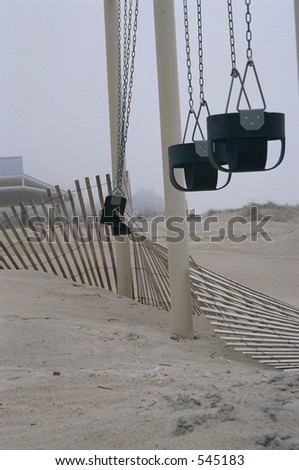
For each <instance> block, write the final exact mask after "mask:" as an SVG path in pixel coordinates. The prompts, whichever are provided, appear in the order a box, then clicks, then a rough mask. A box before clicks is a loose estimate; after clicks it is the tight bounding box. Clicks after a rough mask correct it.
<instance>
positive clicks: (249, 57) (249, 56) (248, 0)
mask: <svg viewBox="0 0 299 470" xmlns="http://www.w3.org/2000/svg"><path fill="white" fill-rule="evenodd" d="M245 5H246V6H247V11H246V15H245V19H246V23H247V31H246V41H247V52H246V56H247V60H248V61H252V48H251V41H252V31H251V12H250V5H251V0H245Z"/></svg>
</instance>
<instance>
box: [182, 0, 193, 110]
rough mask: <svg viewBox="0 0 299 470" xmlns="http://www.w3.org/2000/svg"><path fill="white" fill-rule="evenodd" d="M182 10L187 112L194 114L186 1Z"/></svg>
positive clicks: (185, 0)
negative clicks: (187, 98)
mask: <svg viewBox="0 0 299 470" xmlns="http://www.w3.org/2000/svg"><path fill="white" fill-rule="evenodd" d="M183 8H184V26H185V43H186V65H187V80H188V94H189V112H190V113H194V99H193V86H192V69H191V51H190V35H189V20H188V4H187V0H184V1H183Z"/></svg>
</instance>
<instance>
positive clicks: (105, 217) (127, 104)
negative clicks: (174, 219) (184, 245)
mask: <svg viewBox="0 0 299 470" xmlns="http://www.w3.org/2000/svg"><path fill="white" fill-rule="evenodd" d="M138 9H139V0H135V7H133V0H130V2H129V5H128V3H127V1H125V2H124V20H123V27H122V18H121V2H120V1H118V31H119V34H118V124H117V125H118V142H117V169H116V181H115V187H114V190H113V191H112V193H111V194H110V195H108V196H106V198H105V202H104V207H103V208H102V212H101V217H100V223H101V224H104V225H108V226H110V227H111V231H112V235H114V236H118V235H129V234H131V233H132V231H131V229H130V228H129V227H128V225H127V223H126V222H125V217H124V215H125V209H126V204H127V199H126V197H125V195H124V192H123V175H124V172H125V158H126V144H127V138H128V129H129V118H130V112H131V101H132V89H133V76H134V64H135V55H136V40H137V19H138ZM122 29H123V30H124V31H123V36H122V34H121V33H122ZM122 37H123V42H124V44H122ZM122 54H123V57H122Z"/></svg>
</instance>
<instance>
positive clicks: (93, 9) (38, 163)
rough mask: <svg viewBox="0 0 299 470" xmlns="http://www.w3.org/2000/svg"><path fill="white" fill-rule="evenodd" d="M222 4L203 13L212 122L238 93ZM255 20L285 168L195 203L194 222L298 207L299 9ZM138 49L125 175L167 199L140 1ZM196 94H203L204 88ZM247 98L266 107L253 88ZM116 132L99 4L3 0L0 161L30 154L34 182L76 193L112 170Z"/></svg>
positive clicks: (237, 13)
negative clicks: (203, 214)
mask: <svg viewBox="0 0 299 470" xmlns="http://www.w3.org/2000/svg"><path fill="white" fill-rule="evenodd" d="M191 3H193V2H191V0H190V4H191ZM226 3H227V2H226V0H203V2H202V4H203V15H204V64H205V71H204V72H205V84H206V90H205V91H206V99H207V101H208V104H209V108H210V111H211V114H219V113H222V112H224V109H225V103H226V99H227V94H228V86H229V82H230V69H231V64H230V56H229V36H228V25H227V11H226ZM175 5H176V21H177V42H178V61H179V79H180V100H181V115H182V125H183V123H184V121H185V118H186V114H187V104H188V95H187V92H186V90H187V84H186V69H185V53H184V30H183V18H182V0H175ZM244 13H245V6H244V0H235V1H234V18H235V29H236V46H237V60H238V68H239V70H240V71H243V70H244V67H245V58H246V49H245V48H246V43H245V20H244ZM252 20H253V24H252V30H253V43H252V46H253V58H254V60H255V65H256V68H257V71H258V74H259V78H260V81H261V84H262V87H263V91H264V94H265V98H266V102H267V111H269V112H271V111H273V112H283V113H285V114H286V135H287V151H286V157H285V160H284V162H283V163H282V165H281V166H280V167H279V168H277V169H276V170H274V171H272V172H268V173H251V174H247V175H240V174H238V175H234V177H233V179H232V182H231V184H230V185H229V186H228V187H227V188H226V189H225V190H223V191H219V192H216V193H211V192H209V193H193V194H192V195H191V196H188V203H189V207H190V208H191V207H196V208H197V210H198V211H203V210H206V209H209V208H225V207H240V206H241V205H243V204H246V203H248V202H251V201H256V202H267V201H274V202H277V203H290V204H293V203H299V191H298V175H299V158H298V157H299V151H298V134H299V100H298V80H297V63H296V60H297V56H296V44H295V22H294V11H293V0H284V1H283V2H282V1H281V0H252ZM191 29H192V25H191ZM137 41H138V44H137V57H136V72H135V86H134V92H133V104H132V119H131V123H130V129H129V138H128V148H127V166H128V169H129V171H130V175H131V183H132V188H133V193H134V192H136V191H137V190H140V189H142V188H143V187H145V188H148V189H151V188H152V189H154V190H155V191H156V192H158V193H159V194H163V178H162V164H161V150H160V128H159V108H158V95H157V72H156V58H155V38H154V20H153V6H152V1H151V0H140V15H139V29H138V39H137ZM195 48H196V44H195V45H194V48H193V49H194V50H195ZM195 51H196V50H195ZM195 59H196V56H195ZM195 59H194V61H193V65H194V75H195V77H196V61H195ZM194 88H195V92H196V90H197V80H196V79H195V80H194ZM250 91H251V92H252V95H251V96H252V98H253V102H254V99H255V98H256V103H257V106H258V104H259V100H258V98H257V95H256V94H255V89H254V87H252V90H251V89H250ZM233 104H234V103H232V105H233ZM231 110H232V111H233V106H232V109H231ZM108 126H109V119H108V98H107V78H106V58H105V34H104V18H103V0H0V156H1V157H6V156H16V155H22V156H23V157H24V167H25V172H26V173H27V174H30V175H32V176H34V177H37V178H39V179H42V180H44V181H46V182H48V183H51V184H57V183H58V184H60V185H61V186H62V187H63V188H65V189H67V188H73V186H74V184H73V181H74V180H75V179H76V178H79V179H82V178H83V177H84V176H90V177H93V176H94V175H96V174H100V175H104V174H105V173H106V172H109V171H110V140H109V127H108ZM145 136H147V139H146V140H145ZM148 136H150V140H149V139H148ZM175 143H179V142H174V144H175Z"/></svg>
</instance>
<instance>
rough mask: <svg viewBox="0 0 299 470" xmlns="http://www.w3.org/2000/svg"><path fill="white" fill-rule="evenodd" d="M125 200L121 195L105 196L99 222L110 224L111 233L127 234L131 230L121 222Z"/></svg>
mask: <svg viewBox="0 0 299 470" xmlns="http://www.w3.org/2000/svg"><path fill="white" fill-rule="evenodd" d="M126 204H127V200H126V198H125V197H123V196H119V195H113V194H112V195H109V196H107V197H106V198H105V202H104V207H103V209H102V213H101V219H100V223H101V224H104V225H110V226H111V229H112V235H114V236H116V235H129V234H130V233H131V230H130V229H129V227H128V226H127V225H126V224H125V223H124V222H123V215H124V213H125V208H126Z"/></svg>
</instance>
